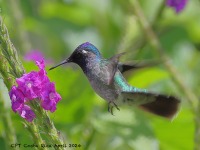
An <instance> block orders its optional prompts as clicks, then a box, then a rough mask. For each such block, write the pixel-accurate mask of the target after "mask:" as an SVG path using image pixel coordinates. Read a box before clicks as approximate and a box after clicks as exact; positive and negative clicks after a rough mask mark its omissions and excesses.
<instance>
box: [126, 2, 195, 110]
mask: <svg viewBox="0 0 200 150" xmlns="http://www.w3.org/2000/svg"><path fill="white" fill-rule="evenodd" d="M130 2H131V4H133V7H134V10H135V14H136V15H137V16H138V19H139V21H140V23H141V26H142V28H143V29H144V31H145V33H146V35H147V38H148V40H149V42H150V44H151V46H152V47H153V48H154V50H156V52H157V53H158V54H159V55H160V57H161V59H162V60H163V62H164V65H165V67H166V69H167V70H168V71H169V73H170V74H171V77H172V79H173V80H174V82H175V83H176V85H177V86H178V88H179V90H180V91H181V92H183V93H184V94H185V96H186V97H187V99H188V102H189V103H190V105H191V107H192V108H193V110H195V108H196V106H197V103H198V98H197V97H196V95H195V94H194V93H193V92H192V91H191V90H190V89H188V88H187V86H186V85H185V84H184V82H183V81H184V80H183V79H182V77H181V76H180V75H179V74H178V72H177V70H176V69H175V67H174V66H173V65H172V64H171V63H170V62H169V60H170V58H169V57H168V56H167V55H166V53H165V50H164V48H163V47H162V45H161V43H160V41H159V40H158V37H157V35H156V34H155V32H154V31H153V29H152V28H151V26H150V24H149V22H148V21H147V19H146V18H145V16H144V14H143V12H142V9H141V7H140V4H139V3H138V1H137V0H130Z"/></svg>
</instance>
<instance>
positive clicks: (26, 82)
mask: <svg viewBox="0 0 200 150" xmlns="http://www.w3.org/2000/svg"><path fill="white" fill-rule="evenodd" d="M16 82H17V84H18V88H19V89H20V90H21V91H23V92H24V95H25V96H26V98H27V99H29V100H31V99H34V98H37V97H38V94H39V92H40V90H41V81H40V77H39V75H38V72H35V71H32V72H30V73H27V74H24V75H23V76H22V77H20V78H18V79H16Z"/></svg>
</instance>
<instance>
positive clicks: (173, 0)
mask: <svg viewBox="0 0 200 150" xmlns="http://www.w3.org/2000/svg"><path fill="white" fill-rule="evenodd" d="M187 1H188V0H167V2H166V4H167V5H168V6H169V7H172V8H174V9H175V11H176V13H179V12H181V11H182V10H183V9H184V8H185V6H186V4H187Z"/></svg>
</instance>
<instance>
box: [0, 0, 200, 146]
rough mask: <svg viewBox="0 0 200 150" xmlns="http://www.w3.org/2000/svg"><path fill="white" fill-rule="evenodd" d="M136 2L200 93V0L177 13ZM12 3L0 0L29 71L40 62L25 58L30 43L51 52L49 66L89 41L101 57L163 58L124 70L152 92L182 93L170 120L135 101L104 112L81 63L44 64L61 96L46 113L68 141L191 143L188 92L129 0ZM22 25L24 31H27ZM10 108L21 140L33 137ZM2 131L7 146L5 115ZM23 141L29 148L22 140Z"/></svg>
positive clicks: (157, 0)
mask: <svg viewBox="0 0 200 150" xmlns="http://www.w3.org/2000/svg"><path fill="white" fill-rule="evenodd" d="M139 2H140V4H141V6H142V10H143V11H144V15H145V16H146V18H148V21H149V22H150V23H151V25H152V27H153V29H154V31H155V33H156V34H157V35H158V37H159V40H160V42H161V44H162V46H163V48H164V49H165V51H164V52H165V53H166V55H167V56H168V57H169V58H170V60H168V61H170V62H171V64H172V65H173V66H174V67H175V68H176V72H177V73H178V74H179V75H180V76H181V77H182V79H184V80H183V81H182V82H183V83H184V84H185V85H186V87H187V88H188V90H191V91H192V92H193V93H194V94H195V95H196V96H197V97H199V92H200V91H199V85H200V80H199V73H200V68H199V65H198V64H199V63H200V59H199V57H200V53H199V50H200V42H199V41H200V34H199V33H200V28H199V26H200V19H199V15H200V12H199V8H198V7H199V1H198V0H190V1H188V5H187V6H186V8H185V10H183V11H182V12H181V13H179V14H176V13H175V12H174V11H173V10H172V9H170V8H168V7H163V6H165V2H164V0H148V1H145V0H141V1H139ZM12 3H13V2H12V0H1V1H0V8H1V10H2V11H1V15H2V16H3V18H4V21H5V22H6V25H7V26H8V30H9V33H10V37H11V39H12V41H13V43H14V45H15V47H16V49H17V50H18V53H20V57H21V60H23V66H24V67H25V70H26V72H30V71H32V70H37V68H36V67H35V65H34V62H27V61H25V60H24V58H23V56H24V55H25V54H26V52H28V51H31V50H34V49H38V50H40V51H42V52H43V53H44V54H45V58H48V59H51V60H52V63H51V64H48V65H47V67H46V68H50V67H51V66H53V65H54V64H56V63H57V62H60V61H62V60H63V59H65V58H66V57H68V56H69V54H70V53H71V52H72V51H73V50H74V49H75V48H76V47H77V46H78V45H79V44H81V43H83V42H86V41H89V42H91V43H93V44H94V45H96V46H97V47H98V48H99V50H100V51H101V53H102V54H103V55H104V56H105V57H106V58H109V57H111V56H112V55H114V54H116V53H119V52H121V51H128V55H127V57H126V58H125V59H124V60H123V61H132V60H137V61H138V60H143V59H145V60H158V61H159V62H161V63H160V64H159V65H156V66H154V67H150V68H144V69H142V70H137V71H134V72H129V73H128V74H127V79H128V81H129V83H130V84H131V85H134V86H137V87H140V88H147V89H149V90H152V91H154V92H160V93H166V94H170V95H175V96H177V97H180V99H181V100H182V104H181V108H180V111H179V113H178V114H177V116H176V117H175V118H174V119H173V121H169V120H165V119H163V118H159V117H157V116H153V115H151V114H148V113H145V112H143V111H141V110H139V109H138V108H136V107H135V108H131V107H124V106H123V107H121V108H120V111H114V114H115V115H114V116H112V115H111V114H109V113H108V112H107V103H106V102H105V101H103V100H102V99H101V98H100V97H99V96H97V95H96V94H95V93H94V91H93V90H92V88H91V86H90V85H89V83H88V81H87V79H86V77H85V76H84V75H83V73H82V71H81V70H80V68H78V67H77V66H75V65H73V64H71V65H66V66H63V67H60V68H57V69H55V70H52V71H47V73H48V76H49V78H50V80H51V81H53V82H55V85H56V89H57V91H58V93H59V94H60V95H61V96H62V100H61V101H60V102H59V103H58V105H57V110H56V111H55V112H54V113H52V114H51V113H49V115H50V118H51V120H52V121H53V122H54V124H55V126H56V128H57V130H59V131H60V134H61V135H62V136H63V137H64V138H65V141H66V142H65V143H66V144H81V148H80V149H97V150H98V149H99V150H100V149H115V150H121V149H127V150H129V149H135V150H144V149H149V150H157V149H161V150H168V149H170V150H179V149H182V150H190V149H194V146H195V143H194V134H195V132H196V129H195V128H196V127H195V124H196V122H195V120H194V118H195V113H194V111H193V108H192V107H191V106H190V103H189V102H188V98H187V97H186V96H185V93H184V92H183V91H181V90H179V88H177V83H176V82H174V80H172V79H171V74H170V72H169V71H168V70H167V69H166V67H165V65H163V64H164V63H165V62H163V60H162V58H161V57H160V56H159V54H158V52H157V51H155V50H154V49H155V48H154V47H152V46H151V44H150V42H149V39H147V38H146V34H145V31H144V29H143V28H142V27H141V26H140V24H139V22H138V19H137V17H136V15H135V13H134V10H133V6H132V4H131V3H130V2H129V1H123V0H110V1H108V0H102V1H98V0H87V1H86V0H73V1H72V0H59V1H54V0H42V1H39V0H29V1H20V0H16V3H17V5H16V6H18V7H16V8H13V4H12ZM152 4H153V5H152ZM17 12H20V13H21V15H20V17H16V14H17ZM18 14H19V13H18ZM17 19H18V21H16V20H17ZM19 33H24V34H25V35H26V36H25V37H26V38H25V39H24V38H23V37H24V36H23V35H22V36H21V35H20V34H19ZM19 38H22V41H23V42H20V40H19ZM27 42H28V43H29V45H30V47H29V48H28V49H27V47H28V46H26V45H24V44H26V43H27ZM0 83H1V84H0V91H1V94H2V93H3V96H2V97H3V98H2V99H5V106H6V109H7V110H9V111H11V107H10V99H9V98H8V96H7V95H8V92H7V91H6V90H5V87H4V84H3V82H2V80H1V78H0ZM2 91H3V92H2ZM1 94H0V95H1ZM0 98H1V97H0ZM0 107H2V106H1V104H0ZM9 113H10V115H11V118H12V123H13V125H12V127H13V128H14V129H15V132H16V136H17V141H18V143H21V144H22V145H23V144H30V145H31V144H33V143H32V142H31V141H32V140H31V137H30V136H29V134H28V132H27V130H24V126H23V124H22V123H21V121H22V119H21V118H20V117H19V116H18V115H17V114H14V113H13V112H9ZM2 115H3V112H2V111H0V119H3V117H2ZM40 132H41V134H46V133H45V132H44V131H40ZM0 133H1V136H0V146H1V147H2V148H3V149H4V148H5V147H6V146H7V145H6V141H5V138H4V137H5V133H6V132H5V128H4V125H3V122H2V121H1V123H0ZM13 144H14V143H13ZM48 144H53V143H48ZM20 149H27V148H24V147H23V146H22V147H21V148H20ZM77 149H78V148H77Z"/></svg>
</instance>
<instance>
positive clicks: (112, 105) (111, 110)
mask: <svg viewBox="0 0 200 150" xmlns="http://www.w3.org/2000/svg"><path fill="white" fill-rule="evenodd" d="M113 107H115V108H117V110H119V111H120V109H119V107H118V106H117V104H115V103H114V102H112V101H110V102H109V103H108V111H109V112H110V113H111V114H112V115H113V116H114V114H113Z"/></svg>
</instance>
